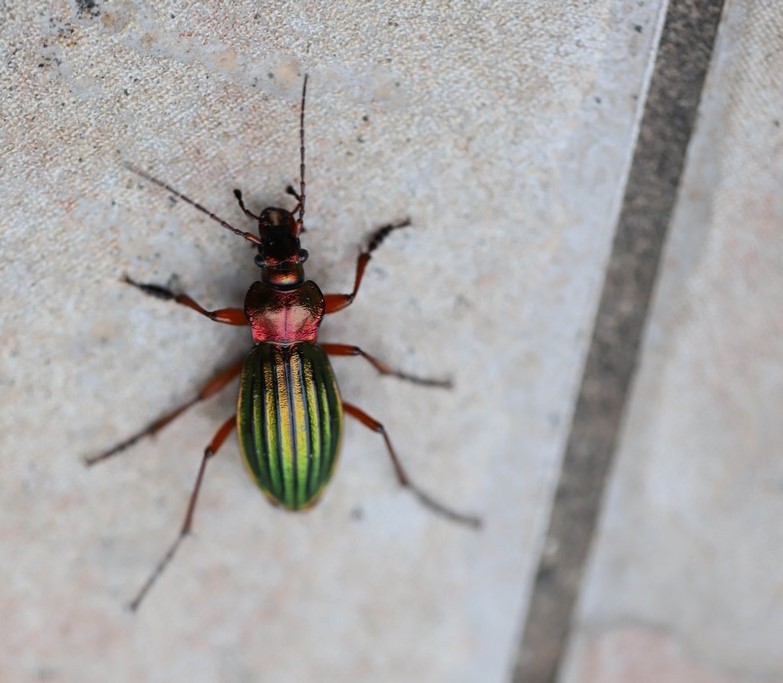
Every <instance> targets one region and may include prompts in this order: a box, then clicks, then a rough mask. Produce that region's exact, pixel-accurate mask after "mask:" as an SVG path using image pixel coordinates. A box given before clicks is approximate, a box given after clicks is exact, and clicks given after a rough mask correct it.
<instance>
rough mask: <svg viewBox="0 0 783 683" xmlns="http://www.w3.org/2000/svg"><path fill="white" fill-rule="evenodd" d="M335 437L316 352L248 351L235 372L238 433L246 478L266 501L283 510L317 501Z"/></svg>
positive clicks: (332, 398) (338, 413)
mask: <svg viewBox="0 0 783 683" xmlns="http://www.w3.org/2000/svg"><path fill="white" fill-rule="evenodd" d="M341 433H342V404H341V402H340V393H339V390H338V388H337V382H336V381H335V378H334V374H333V372H332V367H331V365H330V364H329V359H328V358H327V357H326V354H325V353H324V352H323V350H322V349H321V348H320V347H318V346H317V345H315V344H312V343H310V342H300V343H298V344H291V345H287V346H283V345H279V344H273V343H261V344H258V345H257V346H256V347H255V348H253V350H252V351H251V352H250V353H249V354H248V356H247V358H246V359H245V365H244V367H243V369H242V379H241V381H240V386H239V398H238V401H237V434H238V436H239V446H240V449H241V451H242V457H243V458H244V461H245V464H246V466H247V468H248V471H249V472H250V474H251V476H252V477H253V479H254V480H255V482H256V483H257V484H258V486H259V487H260V488H261V490H262V491H263V492H264V493H265V494H266V495H267V496H268V497H269V498H270V499H271V500H272V501H273V502H275V503H278V504H280V505H282V506H284V507H286V508H288V509H290V510H299V509H301V508H305V507H309V506H310V505H312V504H313V503H315V502H316V500H317V499H318V496H319V495H320V493H321V491H322V490H323V488H324V486H325V485H326V483H327V482H328V481H329V479H330V477H331V476H332V472H333V471H334V466H335V464H336V462H337V455H338V449H339V446H340V436H341Z"/></svg>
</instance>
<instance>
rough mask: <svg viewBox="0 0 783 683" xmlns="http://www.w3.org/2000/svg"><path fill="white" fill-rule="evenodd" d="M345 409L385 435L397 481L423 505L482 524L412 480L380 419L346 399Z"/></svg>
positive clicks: (468, 523) (472, 524) (460, 520)
mask: <svg viewBox="0 0 783 683" xmlns="http://www.w3.org/2000/svg"><path fill="white" fill-rule="evenodd" d="M343 410H344V411H345V412H346V413H348V415H350V416H351V417H353V418H355V419H357V420H359V422H361V423H362V424H363V425H364V426H365V427H367V428H368V429H372V430H373V431H374V432H376V433H378V434H380V435H381V436H383V440H384V441H385V442H386V450H387V451H389V457H391V460H392V465H393V466H394V472H395V474H396V475H397V481H398V482H399V483H400V486H404V487H405V488H407V489H409V490H410V491H411V493H413V495H415V496H416V498H418V499H419V501H420V502H421V503H422V504H423V505H425V506H426V507H428V508H429V509H430V510H432V511H433V512H436V513H438V514H439V515H442V516H443V517H446V518H447V519H450V520H451V521H452V522H457V523H458V524H464V525H465V526H470V527H473V528H476V529H477V528H479V527H480V526H481V518H480V517H476V516H475V515H467V514H464V513H462V512H457V511H456V510H454V509H452V508H450V507H448V506H446V505H444V504H443V503H439V502H438V501H437V500H435V499H434V498H432V497H431V496H430V495H429V494H428V493H425V492H424V491H422V490H421V489H420V488H419V487H418V486H416V484H414V483H413V482H412V481H411V480H410V477H408V474H407V473H406V472H405V470H404V469H403V467H402V463H400V459H399V458H398V457H397V453H395V451H394V447H393V446H392V443H391V440H390V439H389V435H388V434H387V433H386V429H385V428H384V426H383V425H382V424H381V423H380V422H378V420H376V419H374V418H372V417H370V416H369V415H368V414H367V413H365V412H364V411H363V410H361V409H360V408H357V407H356V406H354V405H351V404H350V403H345V402H344V401H343Z"/></svg>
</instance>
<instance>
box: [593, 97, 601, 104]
mask: <svg viewBox="0 0 783 683" xmlns="http://www.w3.org/2000/svg"><path fill="white" fill-rule="evenodd" d="M593 99H594V100H595V103H596V104H601V98H600V97H594V98H593Z"/></svg>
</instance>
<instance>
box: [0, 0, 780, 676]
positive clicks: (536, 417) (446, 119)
mask: <svg viewBox="0 0 783 683" xmlns="http://www.w3.org/2000/svg"><path fill="white" fill-rule="evenodd" d="M664 4H665V3H663V2H661V1H660V0H650V1H647V2H644V3H640V2H636V1H635V0H634V1H621V0H601V1H599V2H593V3H562V2H559V1H554V0H551V1H545V0H533V1H531V2H525V3H519V2H512V1H508V2H495V3H482V2H465V3H459V4H458V5H454V4H452V3H447V2H431V3H424V4H422V3H420V2H395V3H382V2H380V3H369V4H357V3H343V4H340V3H307V4H305V5H300V4H297V3H290V2H273V3H263V6H262V5H261V4H260V3H257V2H250V1H248V0H237V1H236V2H232V3H227V4H222V5H220V6H219V7H217V6H214V5H212V4H209V3H206V4H205V3H198V2H192V1H187V0H171V1H166V2H152V1H148V2H143V1H142V0H119V1H117V2H107V3H102V2H94V3H93V2H87V1H86V0H80V2H78V3H76V4H73V3H69V2H64V1H62V0H55V1H53V2H43V1H41V0H33V1H31V2H27V3H12V4H9V3H6V4H5V5H4V6H2V7H0V50H2V60H1V61H0V88H1V89H2V93H3V96H2V100H0V115H1V116H2V129H0V195H1V196H0V205H2V207H3V212H2V219H0V220H1V221H2V232H1V233H0V288H1V289H0V291H2V311H3V315H2V321H0V341H2V349H3V354H2V357H1V358H0V392H1V393H0V458H2V461H1V464H0V471H1V472H2V477H0V509H2V511H3V513H2V515H0V568H1V569H2V575H3V577H4V580H3V581H2V582H0V614H2V615H3V624H4V631H3V634H4V637H3V639H2V645H1V646H0V648H1V650H2V656H0V680H3V681H6V680H8V681H31V680H42V679H46V680H49V681H79V683H84V682H87V683H89V682H91V681H101V682H103V681H106V680H112V681H140V680H141V681H164V680H165V681H188V682H193V681H275V682H286V681H295V682H298V681H313V680H318V681H322V682H327V683H328V682H329V681H340V682H344V681H347V680H363V681H381V682H383V681H389V682H392V681H394V682H397V681H417V682H422V683H426V682H436V681H449V682H460V681H463V682H473V681H481V682H482V683H483V682H484V681H502V680H505V679H506V677H507V675H508V672H509V668H510V665H511V662H512V660H513V657H514V647H515V645H516V642H517V637H518V633H517V630H518V628H519V625H520V623H521V620H522V616H523V614H524V611H525V608H526V604H527V600H528V595H527V591H528V587H529V586H530V584H531V579H532V572H533V571H534V568H535V567H536V564H537V560H538V555H539V552H540V543H541V539H542V536H543V532H544V530H545V528H546V522H547V517H548V512H549V504H550V501H551V495H552V489H553V486H554V482H555V481H556V477H557V471H558V466H559V457H560V454H561V450H562V446H563V441H564V438H565V435H566V434H567V431H568V424H569V419H570V412H571V409H572V405H573V395H574V391H575V387H576V385H577V382H578V380H579V376H580V372H581V364H582V362H583V357H584V353H585V349H586V345H587V342H588V340H589V334H590V329H591V325H592V319H593V315H594V310H595V305H596V298H597V295H598V288H599V287H600V283H601V282H602V279H603V267H604V264H605V260H606V257H607V254H608V252H609V247H610V244H611V239H612V231H613V228H614V224H615V220H616V215H617V210H618V206H619V201H620V198H621V197H622V193H623V188H624V183H625V175H626V172H627V166H628V162H629V159H630V158H631V153H632V146H633V142H634V137H635V131H636V126H637V123H638V118H639V111H640V106H641V102H643V100H644V94H645V87H646V82H647V77H648V74H649V65H650V63H651V62H652V60H653V59H654V37H655V29H656V27H657V26H658V25H659V21H660V16H661V11H662V8H663V5H664ZM746 49H750V47H748V48H746ZM754 54H755V53H754ZM305 71H307V72H308V73H309V74H310V78H311V81H310V91H309V96H308V109H307V155H308V158H307V169H308V173H307V180H308V184H307V188H308V195H307V216H306V219H305V220H306V225H307V233H305V235H304V239H303V242H304V247H305V248H307V249H308V250H309V251H310V254H311V259H310V261H309V262H308V275H309V276H311V277H313V278H314V279H315V280H317V281H318V283H319V284H320V285H321V287H322V288H323V289H324V290H325V291H345V290H346V289H347V288H349V287H350V284H351V282H352V278H353V268H354V262H355V257H356V249H357V247H358V245H359V244H361V243H362V240H363V239H365V238H366V236H367V235H368V234H369V232H370V230H371V228H372V226H375V225H380V224H382V223H384V222H388V221H390V220H397V219H401V218H404V217H406V216H410V218H411V220H412V223H413V227H412V228H411V229H410V230H406V231H403V232H400V233H399V234H397V235H395V236H393V237H392V238H390V239H389V240H388V243H386V244H384V246H383V248H382V250H381V251H379V252H378V254H377V258H374V259H373V261H372V263H371V265H370V267H369V269H368V273H367V276H366V278H365V283H364V285H363V287H362V291H361V293H360V295H359V297H358V298H357V301H356V302H355V303H354V304H353V306H352V307H351V308H350V309H349V310H347V311H345V312H344V313H341V314H340V315H339V316H335V317H334V318H333V319H330V320H327V322H326V323H325V324H324V328H323V338H324V339H326V340H330V341H335V342H346V343H356V344H359V345H360V346H362V347H363V348H364V349H366V350H367V351H368V352H371V353H374V354H376V355H378V356H379V357H381V358H382V359H383V360H385V361H388V362H389V363H392V364H395V365H399V366H400V367H402V368H403V369H405V370H408V371H410V372H414V373H418V374H431V375H437V376H441V375H448V376H451V377H452V378H453V379H454V381H455V389H454V390H453V391H451V392H443V391H440V392H439V391H436V390H429V391H427V390H425V389H421V388H419V387H414V386H409V385H405V384H402V383H399V382H396V381H395V380H393V379H379V378H378V377H376V374H375V373H374V371H373V370H372V368H369V367H367V365H366V364H365V363H363V362H362V361H361V360H360V359H356V360H352V359H337V360H336V361H335V367H336V371H337V373H338V377H339V379H340V383H341V390H342V392H343V395H344V396H345V398H346V399H347V400H350V401H352V402H354V403H356V404H358V405H361V406H362V407H363V408H365V409H366V410H367V411H368V412H369V413H370V414H372V415H373V416H375V417H377V418H378V419H380V420H382V421H383V422H384V424H385V425H386V427H387V429H388V431H389V433H390V435H391V437H392V439H393V440H394V443H395V445H396V447H397V450H398V452H399V453H400V456H401V458H402V459H403V461H404V462H405V463H406V465H407V467H408V469H409V471H410V473H411V475H412V476H413V477H415V479H416V480H417V481H418V483H419V484H420V485H421V486H422V487H423V488H426V489H427V490H428V491H431V492H433V493H437V494H438V496H439V497H440V498H442V499H444V500H446V501H448V502H449V503H451V504H453V505H455V506H460V507H461V508H464V509H466V510H468V511H476V512H479V513H480V514H482V515H483V516H484V518H485V521H486V523H485V528H484V529H483V530H482V531H481V532H480V533H471V532H469V531H465V530H463V529H460V528H456V527H454V526H452V525H449V524H448V523H447V522H444V521H442V520H440V519H438V518H436V517H434V516H433V515H431V514H430V513H428V512H427V511H426V510H423V509H422V508H421V507H420V506H419V505H417V503H416V501H415V500H414V499H413V498H412V497H411V496H410V495H408V494H406V493H405V492H403V491H400V490H399V489H398V487H397V486H396V485H395V481H394V478H393V473H392V470H391V466H390V463H389V462H388V459H387V456H386V454H385V452H384V450H383V445H382V443H380V440H379V438H378V437H377V436H376V435H374V434H371V433H369V432H366V430H363V429H361V428H359V427H358V426H356V425H352V424H349V425H348V427H347V433H346V438H345V440H344V450H343V454H342V460H341V463H340V465H339V468H338V471H337V475H336V477H335V480H334V482H333V484H332V486H331V488H330V489H329V491H327V494H326V495H325V497H324V499H323V501H322V502H321V503H320V504H319V505H318V506H317V507H316V508H315V509H314V510H312V511H311V512H309V513H306V514H302V515H290V514H284V513H282V512H279V511H276V510H274V509H272V508H270V507H269V505H268V504H267V503H266V501H265V500H264V499H263V497H262V496H261V495H260V494H259V492H258V491H257V490H256V489H255V488H254V487H253V485H252V484H251V482H250V481H249V479H248V478H247V477H246V474H245V472H244V471H243V468H242V465H241V463H240V461H239V456H238V451H237V448H236V446H235V444H234V442H233V441H231V442H229V443H228V444H227V445H226V446H225V447H224V449H223V451H221V453H220V454H219V456H218V457H217V458H215V459H214V461H213V462H211V464H210V467H209V469H208V470H207V479H206V483H205V487H204V490H203V493H202V497H201V500H200V503H199V508H198V510H197V513H196V520H195V527H196V533H195V534H194V535H193V536H192V537H190V538H188V539H187V540H186V541H185V543H184V544H183V546H182V548H181V551H180V553H179V555H178V556H177V558H176V560H175V561H174V563H173V564H172V565H171V567H170V568H169V569H168V571H167V572H166V574H164V576H163V577H162V578H161V580H160V582H159V584H158V585H157V586H156V587H155V588H154V590H153V592H151V593H150V595H149V597H148V599H147V602H146V603H145V604H144V605H143V607H142V609H141V610H140V611H139V613H138V614H136V615H135V616H132V615H129V614H128V613H127V612H126V611H125V610H124V603H125V601H127V600H128V599H129V598H130V597H131V596H132V595H133V594H134V592H135V590H136V589H137V588H138V586H139V585H140V584H141V582H142V581H143V580H144V578H145V577H146V575H147V573H148V572H149V570H150V569H151V568H152V566H153V565H154V563H155V562H156V561H157V559H158V558H159V556H160V553H161V552H163V550H164V549H165V547H166V546H167V544H168V543H169V542H170V541H171V540H172V539H173V537H174V535H175V534H176V531H177V529H178V526H179V524H180V523H181V518H182V516H183V514H184V511H185V505H186V501H187V496H188V493H189V491H190V488H191V486H192V482H193V479H194V477H195V474H196V468H197V465H198V459H199V457H200V454H201V452H202V451H203V448H204V446H205V444H206V443H207V442H208V441H209V439H210V438H211V436H212V434H213V433H214V431H215V430H216V429H217V427H218V426H219V424H220V423H221V422H222V421H223V420H224V419H225V418H226V417H228V416H229V415H230V414H231V413H232V411H233V410H234V405H233V404H234V397H233V396H232V395H231V390H230V389H229V390H228V391H227V392H225V394H223V395H221V396H220V397H218V398H215V399H214V400H212V401H211V402H209V403H208V404H206V405H204V406H200V407H198V408H194V409H193V410H192V411H191V412H189V413H188V414H187V415H186V416H184V417H183V418H182V419H181V420H180V421H178V422H177V423H175V424H173V425H171V426H170V427H168V428H167V429H166V430H165V431H164V432H163V433H161V434H160V435H159V436H158V437H157V438H156V439H154V440H149V441H146V442H144V443H139V444H138V445H137V446H135V447H134V448H133V449H131V450H128V451H127V452H126V453H124V454H122V455H121V456H118V458H117V459H116V460H114V461H112V462H107V463H104V464H103V465H101V466H100V467H95V468H92V469H89V470H88V469H86V468H85V467H84V466H83V464H82V462H81V459H80V458H81V457H82V456H84V455H89V454H91V453H95V452H98V451H100V450H101V449H102V448H104V447H106V446H107V445H109V444H111V443H114V442H116V441H118V440H120V439H122V438H123V437H125V436H127V435H129V434H130V433H132V432H133V431H134V430H135V429H138V428H139V427H141V426H143V425H144V424H146V423H148V422H149V421H150V420H152V419H154V418H155V417H157V416H158V415H160V414H161V413H162V412H164V411H166V410H169V409H171V408H173V407H174V406H176V405H177V404H178V403H179V402H182V401H184V400H186V399H187V398H189V397H190V396H191V395H192V394H193V392H195V391H196V390H197V388H198V387H199V386H200V385H201V384H203V383H204V382H205V381H206V380H207V379H208V378H209V377H210V376H211V374H212V373H214V372H215V370H217V369H218V368H220V367H223V366H225V365H228V364H229V363H230V362H231V361H232V360H234V359H235V358H237V357H240V356H241V354H242V353H243V352H244V351H246V350H247V348H248V345H249V343H250V342H249V337H248V335H247V333H246V331H244V330H232V329H223V328H221V327H220V326H217V325H213V324H211V323H210V322H209V321H206V320H204V319H201V318H199V316H197V315H196V314H195V313H193V312H192V311H188V310H186V309H182V308H178V307H175V306H173V305H170V304H168V303H167V302H162V301H157V300H154V299H150V298H148V297H144V296H143V295H141V294H140V293H139V292H137V291H135V290H132V289H131V288H129V287H127V286H125V285H122V284H121V283H120V277H121V276H122V274H123V273H128V274H130V275H132V276H133V277H134V278H137V279H139V280H141V281H153V282H159V283H162V284H165V283H167V282H169V281H172V282H173V283H175V284H176V285H177V286H179V287H181V288H182V289H183V290H185V291H187V292H188V293H189V294H190V295H192V296H193V297H194V298H195V299H196V300H198V301H199V302H201V303H203V304H204V305H206V306H208V307H218V306H231V305H240V304H241V301H242V297H243V296H244V292H245V291H246V289H247V287H248V285H249V284H250V282H251V281H252V280H253V278H254V277H255V276H256V269H255V267H254V266H253V263H252V253H253V252H252V250H251V249H249V247H248V246H247V245H246V244H243V243H242V242H241V241H240V240H238V239H237V238H235V237H234V236H233V235H231V234H229V233H228V232H226V231H223V230H221V229H220V227H219V226H217V225H216V224H215V223H213V222H211V221H210V220H209V219H208V218H206V217H205V216H203V215H200V214H198V213H197V212H195V211H193V210H192V209H191V208H190V207H187V206H186V205H184V204H183V203H182V202H175V201H172V200H171V199H170V198H169V197H168V196H167V194H166V193H165V192H163V191H162V190H160V189H159V188H156V187H154V186H152V185H151V184H149V183H147V182H144V181H142V180H141V179H139V178H137V177H135V176H133V175H132V174H130V173H129V172H128V171H127V169H126V168H125V167H124V165H123V164H124V162H132V163H134V164H136V165H138V166H140V167H142V168H144V169H145V170H147V171H149V172H151V173H153V174H154V175H155V176H157V177H160V178H162V179H164V180H166V181H167V182H169V183H171V184H172V185H174V186H175V187H177V188H178V189H180V190H182V191H183V192H185V193H187V194H188V195H190V196H191V197H193V198H194V199H197V200H198V201H200V202H201V203H203V204H204V205H205V206H207V207H209V208H210V209H211V210H213V211H215V212H216V213H217V214H219V215H220V216H222V217H223V218H224V219H226V220H227V221H229V222H231V223H234V224H237V225H238V227H242V228H243V229H250V228H251V227H252V226H250V225H248V224H247V223H246V222H245V219H244V217H243V216H242V214H241V212H240V210H239V208H238V206H237V205H236V202H235V200H234V198H233V196H232V193H231V191H232V189H233V188H235V187H238V188H241V189H242V190H243V191H244V193H245V199H246V201H247V202H248V204H249V205H250V208H251V209H253V210H258V209H259V208H262V207H263V206H266V205H268V204H271V203H274V204H279V203H282V202H286V201H290V197H287V196H286V195H285V194H284V191H283V190H284V188H285V186H286V185H287V184H288V183H290V182H293V181H295V180H296V177H297V171H298V163H299V162H298V98H299V92H300V88H301V79H302V74H303V73H304V72H305ZM747 88H748V90H747V92H750V89H751V85H750V84H748V85H747ZM716 92H719V91H716ZM733 120H734V119H733ZM735 121H737V122H738V121H739V119H736V120H735ZM737 125H738V124H737ZM773 134H776V133H775V131H774V130H772V131H771V132H770V136H772V135H773ZM747 182H748V183H751V181H750V179H747ZM778 185H779V183H778ZM751 186H752V185H751V184H748V185H747V186H746V187H748V188H750V187H751ZM743 196H747V197H750V194H748V195H743ZM737 205H739V204H737ZM751 206H753V205H751V204H749V205H748V207H751ZM768 206H774V205H768ZM770 210H772V209H770ZM748 215H749V216H751V215H752V212H751V211H750V208H748ZM778 215H779V214H778ZM716 234H718V233H716ZM725 234H727V235H728V234H729V233H725ZM748 239H750V238H748ZM716 246H717V245H716ZM713 256H714V257H715V258H717V257H718V256H719V252H713ZM720 263H721V261H720V259H719V258H717V260H715V261H714V262H713V265H712V266H711V267H712V268H715V269H716V270H715V271H714V272H715V273H716V274H719V266H720ZM751 263H755V262H753V261H751ZM711 272H712V271H711ZM174 276H176V277H174ZM716 277H717V275H716ZM708 284H709V282H707V281H706V280H705V281H704V282H703V286H704V287H707V286H708ZM700 297H701V298H700V299H699V300H700V301H701V300H705V301H712V299H711V298H710V297H711V294H710V292H709V290H708V289H707V290H705V292H704V293H703V294H701V295H700ZM708 308H709V307H708ZM725 386H729V385H725ZM729 394H730V392H728V390H727V395H729ZM748 414H749V415H750V413H748ZM773 429H774V428H773ZM765 438H766V437H765ZM754 452H755V451H754ZM749 485H750V484H749ZM770 496H771V494H770ZM748 510H750V508H748ZM698 512H699V511H698V509H697V508H693V509H692V513H693V514H698ZM688 566H691V565H688ZM694 623H695V622H694Z"/></svg>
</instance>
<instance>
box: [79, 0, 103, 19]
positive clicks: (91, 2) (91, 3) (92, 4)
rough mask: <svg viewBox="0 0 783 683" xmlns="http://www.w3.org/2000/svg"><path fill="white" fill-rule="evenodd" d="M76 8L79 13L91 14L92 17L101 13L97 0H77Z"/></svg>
mask: <svg viewBox="0 0 783 683" xmlns="http://www.w3.org/2000/svg"><path fill="white" fill-rule="evenodd" d="M76 8H77V11H78V12H79V14H89V15H90V16H91V17H97V16H99V15H100V13H101V11H100V10H99V9H98V3H97V2H96V1H95V0H76Z"/></svg>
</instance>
